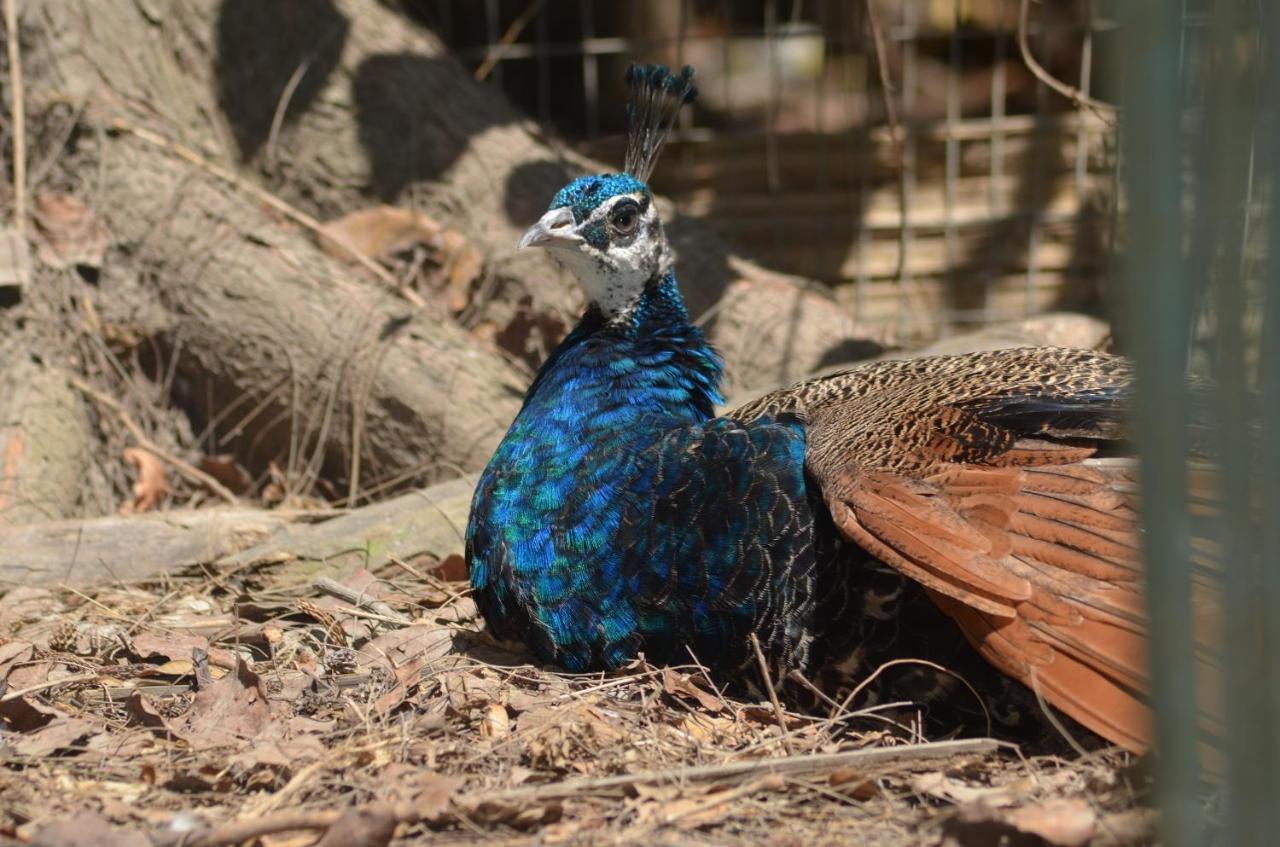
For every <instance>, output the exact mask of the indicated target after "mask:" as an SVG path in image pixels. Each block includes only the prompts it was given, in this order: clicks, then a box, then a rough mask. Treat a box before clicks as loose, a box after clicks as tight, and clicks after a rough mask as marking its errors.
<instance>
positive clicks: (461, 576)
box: [431, 553, 468, 582]
mask: <svg viewBox="0 0 1280 847" xmlns="http://www.w3.org/2000/svg"><path fill="white" fill-rule="evenodd" d="M431 570H432V572H433V573H434V574H435V575H436V576H438V577H440V578H441V579H443V580H444V581H445V582H462V581H464V580H466V579H467V576H468V575H467V560H466V559H464V558H462V555H461V554H460V553H450V554H449V555H448V556H445V557H444V558H443V559H441V560H440V564H438V565H436V566H435V567H434V568H432V569H431Z"/></svg>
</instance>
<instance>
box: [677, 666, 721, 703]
mask: <svg viewBox="0 0 1280 847" xmlns="http://www.w3.org/2000/svg"><path fill="white" fill-rule="evenodd" d="M662 690H663V691H665V692H666V693H667V694H670V695H671V696H672V697H676V698H683V699H685V700H692V701H694V702H695V703H697V704H698V705H699V706H701V707H702V708H704V709H706V710H707V711H708V712H719V711H722V710H723V709H724V707H725V706H724V701H722V700H721V699H720V698H719V697H716V696H715V695H713V694H710V693H708V692H706V691H703V690H702V689H701V688H699V687H698V686H697V685H695V684H694V682H693V680H691V679H689V677H687V676H685V675H684V674H682V673H680V672H678V671H673V670H672V669H671V668H663V669H662Z"/></svg>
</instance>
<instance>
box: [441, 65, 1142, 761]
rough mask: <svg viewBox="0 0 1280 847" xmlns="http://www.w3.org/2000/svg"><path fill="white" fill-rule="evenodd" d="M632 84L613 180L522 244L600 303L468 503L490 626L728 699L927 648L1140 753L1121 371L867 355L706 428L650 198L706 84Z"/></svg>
mask: <svg viewBox="0 0 1280 847" xmlns="http://www.w3.org/2000/svg"><path fill="white" fill-rule="evenodd" d="M626 81H627V85H628V88H629V91H630V100H629V103H628V118H629V130H628V136H627V147H626V162H625V169H624V171H623V172H621V173H607V174H597V175H590V176H583V177H580V178H578V179H575V180H573V181H572V182H570V183H569V184H568V185H566V186H565V187H564V188H562V189H561V190H560V191H559V192H558V193H557V194H556V195H555V197H554V198H553V199H552V201H551V204H550V207H549V209H548V211H547V212H546V214H545V215H543V216H542V218H541V219H540V220H539V221H537V222H536V223H535V224H533V226H531V227H530V228H529V229H528V231H527V232H525V233H524V236H523V237H522V238H521V239H520V242H519V246H520V247H521V248H528V247H540V248H543V249H546V250H548V251H550V253H551V255H552V256H553V257H554V258H555V259H557V260H558V261H559V262H560V263H561V264H562V265H563V266H564V267H566V268H567V269H568V270H569V271H571V272H572V273H573V274H574V275H575V276H576V277H577V279H578V281H579V282H580V284H581V287H582V290H583V292H584V294H585V299H586V302H587V306H586V310H585V313H584V314H583V316H582V319H581V321H580V322H579V323H578V324H577V326H576V327H575V328H574V329H573V330H572V332H570V333H569V335H568V336H567V337H566V338H565V339H564V341H563V342H562V343H561V344H560V345H559V346H558V347H557V348H556V349H555V350H554V352H552V353H551V355H550V357H549V358H548V359H547V361H546V363H545V364H544V365H543V366H542V368H541V369H540V370H539V371H538V373H537V375H536V377H535V378H534V380H533V382H532V385H531V386H530V388H529V390H528V393H527V395H526V397H525V400H524V404H523V406H522V408H521V410H520V412H519V414H518V415H517V416H516V418H515V420H514V422H513V423H512V424H511V427H510V429H509V431H508V432H507V433H506V436H505V437H504V438H503V439H502V441H501V443H500V444H499V446H498V447H497V450H496V452H495V453H494V455H493V457H492V460H491V461H490V462H489V463H488V466H487V467H486V468H485V470H484V472H483V474H482V475H481V477H480V480H479V483H478V485H477V487H476V491H475V495H474V499H473V501H472V506H471V515H470V521H469V525H468V528H467V533H466V559H467V564H468V567H469V572H470V580H471V584H472V586H473V589H474V596H475V599H476V602H477V604H478V606H479V608H480V610H481V612H482V613H483V615H484V618H485V620H486V622H487V624H488V626H489V627H490V628H491V630H492V631H493V632H494V633H496V634H497V635H499V636H501V637H504V638H508V639H512V640H519V641H523V642H524V643H525V644H527V645H528V646H529V647H530V648H531V649H532V651H533V652H534V653H535V654H536V655H537V656H538V657H539V658H540V659H542V660H544V661H546V662H549V663H554V664H556V665H559V666H561V667H563V668H566V669H568V670H571V671H588V670H606V669H614V668H618V667H619V666H621V665H624V664H626V663H628V662H630V661H632V660H634V659H636V658H637V657H641V656H643V657H644V658H645V659H646V660H647V661H649V662H652V663H657V664H687V663H689V662H690V661H692V660H694V659H696V660H697V661H698V662H700V663H702V664H703V665H704V666H706V667H708V668H710V669H712V671H713V672H714V673H715V674H716V676H717V677H718V678H719V679H721V680H725V681H728V682H731V683H737V684H739V685H742V684H746V683H744V680H751V679H753V678H757V677H758V675H759V674H760V672H761V671H762V670H763V671H764V672H766V673H768V674H769V675H770V676H771V677H773V676H775V675H776V678H777V679H778V680H779V681H780V682H781V681H783V680H785V679H795V678H797V677H798V676H799V677H806V676H807V677H808V678H817V677H821V676H822V675H823V673H825V672H827V671H831V670H832V669H838V670H842V671H843V672H845V673H849V674H853V675H855V676H856V675H858V674H864V675H865V674H866V673H868V672H869V670H871V669H872V668H871V666H870V665H869V664H868V663H869V662H871V661H882V660H883V659H884V657H885V656H892V655H903V654H906V653H908V652H910V651H912V650H915V649H917V648H918V647H919V643H920V638H921V634H922V633H923V632H928V633H929V637H930V638H932V641H933V643H934V646H935V647H937V646H938V645H939V644H941V645H942V647H943V648H945V649H952V648H953V647H955V645H957V644H958V645H960V646H961V647H963V648H964V649H965V650H969V651H970V652H972V651H974V650H976V653H975V655H980V656H981V657H983V659H985V660H986V662H987V663H989V666H986V670H987V671H989V673H990V674H991V675H992V676H993V677H996V678H1000V679H1013V680H1016V681H1017V683H1018V685H1015V687H1017V688H1019V689H1020V690H1023V691H1026V690H1029V689H1032V690H1034V694H1035V695H1036V697H1037V698H1043V700H1044V701H1047V702H1048V703H1049V704H1051V705H1052V706H1054V707H1056V708H1057V709H1059V710H1061V711H1062V712H1064V713H1066V714H1067V715H1069V716H1070V717H1072V718H1074V719H1075V720H1076V721H1078V722H1079V723H1080V724H1082V725H1083V726H1084V727H1087V728H1088V729H1090V730H1092V731H1093V732H1096V733H1097V734H1098V735H1100V736H1102V737H1103V738H1105V739H1109V740H1110V741H1112V742H1114V743H1117V744H1120V745H1122V746H1124V747H1127V748H1129V749H1131V750H1142V749H1144V748H1145V746H1146V745H1147V743H1148V739H1149V732H1148V720H1149V719H1148V715H1147V707H1146V705H1145V691H1146V689H1147V687H1148V683H1147V670H1146V666H1145V651H1146V648H1145V643H1146V642H1145V637H1146V636H1145V632H1146V624H1145V612H1144V606H1143V598H1142V571H1141V567H1140V559H1139V543H1140V537H1139V530H1138V528H1137V527H1138V524H1137V519H1136V513H1135V505H1134V497H1133V495H1132V491H1133V488H1134V481H1135V471H1134V468H1135V463H1134V461H1133V459H1132V456H1131V455H1130V454H1129V453H1127V452H1126V448H1125V445H1124V442H1123V435H1124V419H1125V410H1126V407H1127V405H1128V403H1129V401H1130V399H1131V396H1132V394H1133V389H1134V378H1133V371H1132V368H1131V366H1130V364H1129V363H1128V361H1126V360H1125V359H1123V358H1121V357H1118V356H1115V355H1109V354H1105V353H1098V352H1091V351H1084V350H1071V349H1058V348H1023V349H1010V350H999V351H992V352H980V353H973V354H966V355H954V356H939V357H933V358H921V359H914V360H906V361H879V362H874V363H870V364H864V365H861V366H857V367H853V368H851V369H848V370H845V371H842V372H840V373H835V374H832V375H829V376H823V377H821V378H816V379H811V380H809V381H806V382H801V383H799V384H797V385H793V386H791V387H789V388H784V389H781V390H778V391H775V392H773V393H770V394H767V395H765V396H763V397H760V398H759V399H757V400H755V401H753V402H750V403H748V404H747V405H744V406H741V407H739V408H736V409H732V410H731V411H726V412H723V413H721V414H717V413H716V409H717V406H718V405H720V404H721V403H722V402H723V398H722V397H721V394H720V386H721V377H722V364H721V360H720V358H719V356H718V355H717V353H716V352H715V350H714V349H712V347H711V346H710V345H709V343H708V341H707V339H706V338H705V337H704V334H703V332H702V331H701V330H700V329H699V328H698V327H697V326H695V325H694V323H693V322H692V321H691V320H690V316H689V313H688V312H687V311H686V309H685V306H684V304H683V302H682V300H681V295H680V291H679V288H678V286H677V282H676V275H675V270H674V258H673V253H672V249H671V247H670V245H669V244H668V241H667V239H666V237H665V235H664V231H663V226H662V222H661V220H660V219H659V215H658V209H657V205H656V203H655V202H654V195H653V193H652V191H651V190H650V189H649V187H648V185H647V184H646V181H647V180H648V178H649V176H650V174H651V173H652V170H653V167H654V164H655V162H656V160H657V158H658V156H659V153H660V152H661V150H662V147H663V145H664V142H665V140H666V138H667V136H668V135H669V132H670V130H671V127H672V125H673V123H674V121H675V118H676V115H677V114H678V112H679V110H680V108H681V106H682V104H684V103H687V102H692V101H693V100H694V98H695V97H696V87H695V83H694V76H693V71H692V69H691V68H689V67H685V68H684V69H683V70H681V71H679V72H673V71H670V70H668V69H667V68H666V67H664V66H660V65H652V66H639V65H633V66H632V67H631V68H630V69H628V71H627V76H626ZM913 598H914V599H913ZM930 613H932V614H933V617H930ZM912 616H914V617H912ZM935 618H936V619H935ZM960 635H963V640H962V639H961V638H960ZM970 645H971V646H970ZM895 651H896V652H895ZM953 652H954V651H953ZM761 660H763V661H761ZM992 669H994V670H992ZM1022 686H1027V687H1028V688H1023V687H1022ZM954 696H956V697H958V696H959V695H954ZM1032 702H1033V703H1034V701H1032Z"/></svg>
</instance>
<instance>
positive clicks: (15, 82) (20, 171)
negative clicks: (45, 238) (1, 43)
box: [4, 0, 27, 236]
mask: <svg viewBox="0 0 1280 847" xmlns="http://www.w3.org/2000/svg"><path fill="white" fill-rule="evenodd" d="M4 34H5V40H6V41H7V42H8V53H9V87H10V88H12V89H13V228H14V229H15V230H17V232H18V235H19V236H21V235H22V234H23V233H25V232H26V229H27V117H26V105H25V102H24V100H25V98H24V92H23V85H22V56H21V55H20V53H19V52H18V3H17V0H4Z"/></svg>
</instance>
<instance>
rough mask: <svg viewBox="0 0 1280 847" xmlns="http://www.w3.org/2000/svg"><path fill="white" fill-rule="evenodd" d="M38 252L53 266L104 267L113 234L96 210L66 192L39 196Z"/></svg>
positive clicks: (36, 217) (36, 213) (42, 259)
mask: <svg viewBox="0 0 1280 847" xmlns="http://www.w3.org/2000/svg"><path fill="white" fill-rule="evenodd" d="M35 205H36V208H35V222H36V236H37V239H36V242H37V243H36V253H37V254H38V255H39V256H40V261H42V262H44V263H45V264H46V265H48V266H50V267H52V268H59V269H61V268H70V267H74V266H76V265H87V266H89V267H91V268H100V267H102V258H103V256H105V255H106V252H107V245H108V243H109V242H110V234H109V233H108V232H107V228H106V226H104V225H103V223H102V221H101V220H100V219H99V218H98V216H97V215H96V214H94V212H93V210H92V209H90V208H89V207H88V206H86V205H85V204H84V203H81V202H80V201H79V200H77V199H76V198H74V197H71V196H69V195H66V194H41V195H39V196H38V197H36V204H35Z"/></svg>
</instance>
